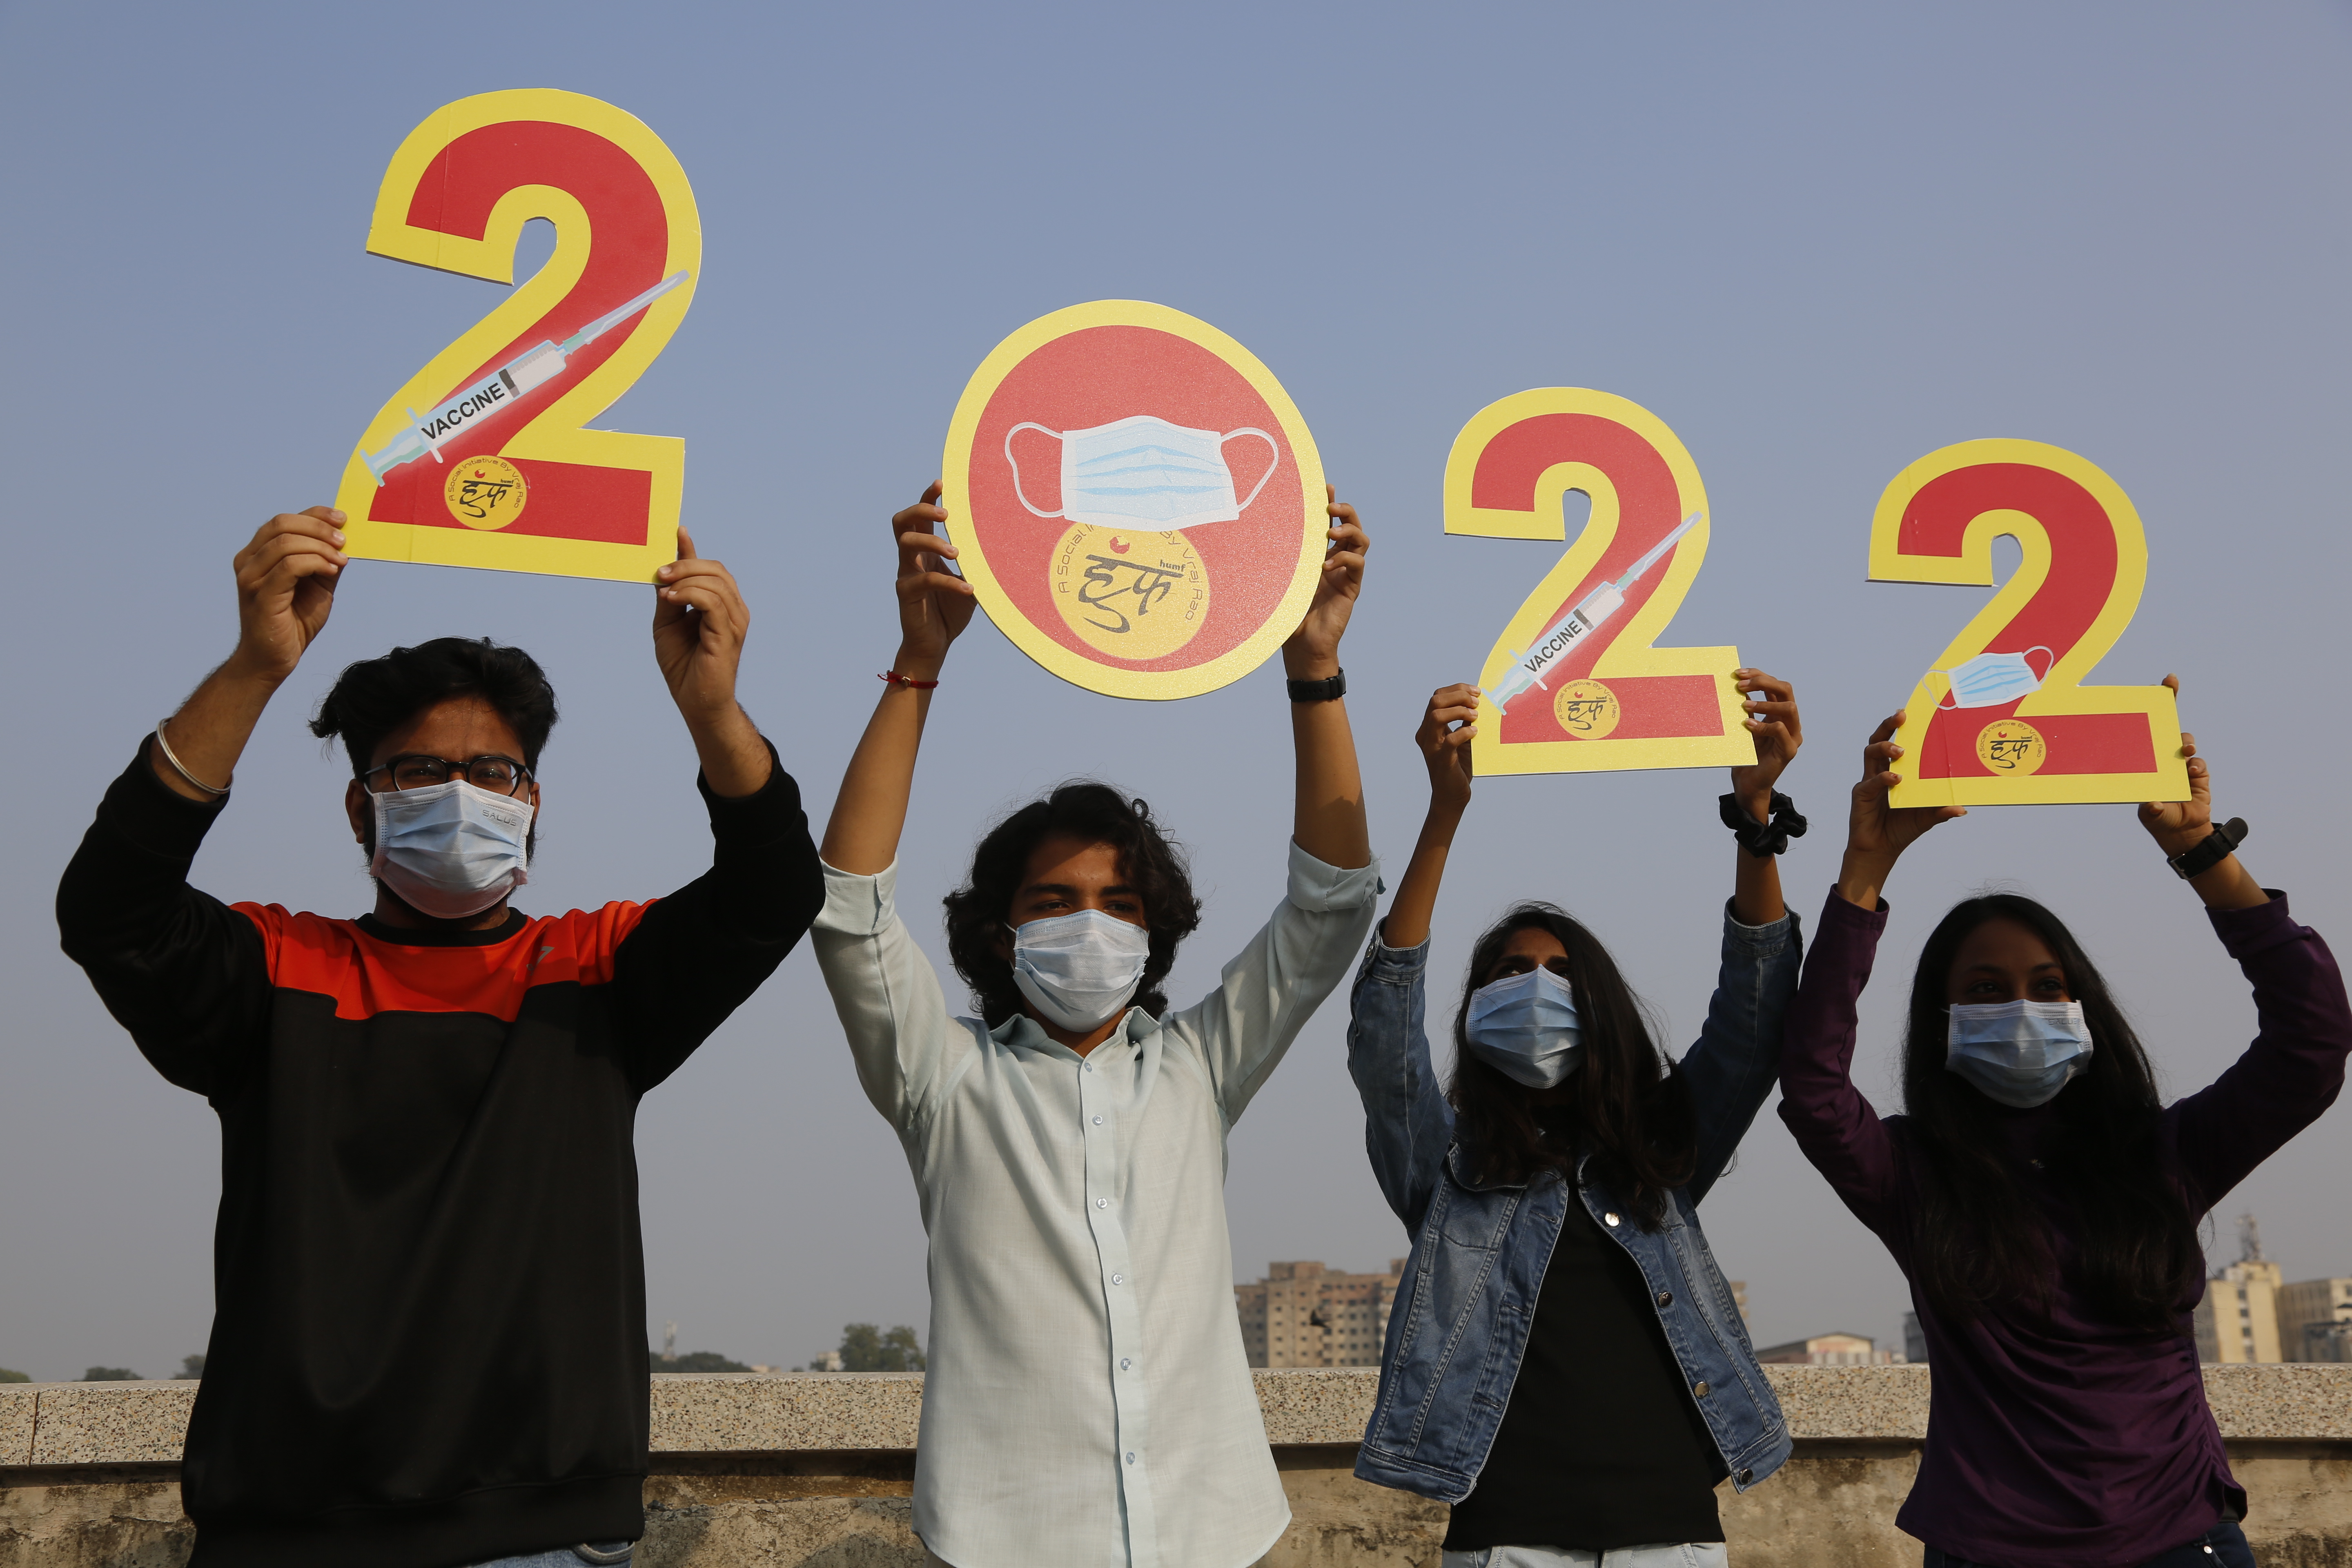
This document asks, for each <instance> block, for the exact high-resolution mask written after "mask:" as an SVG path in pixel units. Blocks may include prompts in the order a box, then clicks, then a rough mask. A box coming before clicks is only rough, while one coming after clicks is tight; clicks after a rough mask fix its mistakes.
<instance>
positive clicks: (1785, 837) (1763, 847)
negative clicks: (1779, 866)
mask: <svg viewBox="0 0 2352 1568" xmlns="http://www.w3.org/2000/svg"><path fill="white" fill-rule="evenodd" d="M1721 806H1722V810H1721V812H1720V813H1719V815H1720V816H1722V818H1723V825H1724V826H1726V827H1728V828H1729V829H1731V832H1732V836H1733V837H1736V838H1738V840H1739V847H1741V848H1742V849H1745V850H1747V851H1748V853H1749V854H1750V855H1753V856H1755V857H1756V858H1758V859H1759V860H1761V859H1764V858H1767V857H1769V856H1773V855H1778V854H1779V853H1780V851H1781V850H1783V849H1786V848H1787V847H1789V840H1790V839H1791V838H1802V837H1804V836H1805V826H1806V824H1805V819H1804V818H1803V817H1801V816H1798V815H1797V803H1796V802H1795V801H1793V800H1790V798H1789V797H1788V796H1787V795H1782V794H1781V793H1780V791H1779V790H1777V789H1776V790H1774V791H1773V792H1772V820H1771V821H1769V822H1759V821H1757V820H1756V819H1755V818H1754V817H1752V816H1748V808H1747V807H1745V806H1743V805H1740V804H1739V797H1738V796H1737V795H1725V796H1724V797H1723V798H1722V801H1721Z"/></svg>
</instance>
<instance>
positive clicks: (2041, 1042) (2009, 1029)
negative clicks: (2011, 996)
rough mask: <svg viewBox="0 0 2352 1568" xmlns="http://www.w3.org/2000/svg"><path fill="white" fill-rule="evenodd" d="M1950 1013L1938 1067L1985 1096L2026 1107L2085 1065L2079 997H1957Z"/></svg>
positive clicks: (2087, 1049) (2087, 1035)
mask: <svg viewBox="0 0 2352 1568" xmlns="http://www.w3.org/2000/svg"><path fill="white" fill-rule="evenodd" d="M1951 1015H1952V1022H1951V1028H1950V1035H1949V1037H1948V1044H1947V1046H1946V1047H1945V1056H1944V1069H1945V1070H1946V1071H1947V1072H1956V1073H1958V1074H1959V1075H1960V1076H1961V1077H1962V1078H1964V1079H1968V1080H1969V1082H1970V1083H1971V1084H1973V1085H1975V1086H1976V1088H1977V1089H1979V1091H1980V1092H1981V1093H1983V1094H1984V1096H1985V1097H1986V1098H1987V1099H1989V1100H1999V1101H2000V1103H2001V1104H2003V1105H2008V1106H2014V1107H2015V1108H2016V1109H2018V1110H2032V1108H2033V1107H2035V1106H2037V1105H2047V1104H2049V1103H2050V1101H2051V1100H2054V1099H2056V1098H2057V1095H2058V1091H2059V1090H2060V1089H2063V1088H2065V1087H2066V1085H2067V1083H2068V1082H2069V1081H2070V1080H2071V1079H2074V1078H2075V1077H2076V1076H2078V1075H2079V1074H2081V1073H2084V1072H2086V1071H2088V1070H2089V1069H2090V1066H2091V1063H2090V1056H2091V1028H2090V1026H2089V1025H2088V1024H2086V1023H2084V1021H2083V1005H2082V1004H2081V1003H2080V1002H1981V1003H1979V1002H1963V1003H1960V1004H1958V1005H1955V1006H1954V1007H1953V1008H1952V1009H1951Z"/></svg>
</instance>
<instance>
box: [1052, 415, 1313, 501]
mask: <svg viewBox="0 0 2352 1568" xmlns="http://www.w3.org/2000/svg"><path fill="white" fill-rule="evenodd" d="M1244 436H1255V437H1257V438H1258V439H1259V440H1261V441H1263V442H1265V444H1266V446H1267V447H1269V448H1270V449H1271V450H1272V451H1273V453H1274V461H1272V462H1270V463H1268V464H1267V465H1266V466H1265V472H1264V473H1262V474H1260V475H1259V476H1258V477H1257V484H1256V485H1255V488H1253V489H1251V490H1250V493H1249V500H1244V502H1242V504H1241V505H1239V506H1237V507H1235V508H1234V510H1235V511H1247V510H1249V508H1250V501H1253V500H1257V492H1258V491H1259V490H1262V489H1265V482H1266V480H1268V479H1272V478H1274V470H1275V469H1276V468H1280V467H1282V447H1281V445H1280V443H1278V442H1276V440H1275V438H1274V437H1271V436H1269V435H1267V434H1266V433H1265V431H1263V430H1260V429H1258V428H1257V427H1256V426H1249V425H1245V426H1243V427H1242V428H1240V429H1239V430H1228V431H1226V432H1225V433H1224V434H1223V435H1222V436H1220V437H1217V445H1218V446H1219V447H1223V446H1224V444H1225V443H1226V442H1228V441H1234V440H1238V439H1240V438H1241V437H1244ZM1012 438H1013V437H1010V436H1007V437H1005V439H1006V440H1008V441H1010V440H1011V439H1012Z"/></svg>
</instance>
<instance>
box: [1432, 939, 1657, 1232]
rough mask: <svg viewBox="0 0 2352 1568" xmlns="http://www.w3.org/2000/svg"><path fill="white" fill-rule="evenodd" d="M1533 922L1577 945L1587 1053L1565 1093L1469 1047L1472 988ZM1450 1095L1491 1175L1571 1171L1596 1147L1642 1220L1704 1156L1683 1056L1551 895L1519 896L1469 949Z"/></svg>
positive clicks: (1472, 1149) (1570, 946)
mask: <svg viewBox="0 0 2352 1568" xmlns="http://www.w3.org/2000/svg"><path fill="white" fill-rule="evenodd" d="M1519 931H1549V932H1550V933H1551V934H1552V935H1553V936H1554V937H1556V938H1558V939H1559V945H1560V946H1562V947H1563V948H1566V949H1567V950H1568V975H1567V980H1568V984H1569V986H1570V989H1571V990H1572V991H1574V992H1575V994H1576V1015H1577V1025H1578V1033H1579V1037H1580V1039H1581V1041H1582V1042H1583V1046H1584V1060H1583V1063H1582V1065H1580V1067H1579V1068H1577V1069H1576V1071H1574V1072H1573V1073H1570V1075H1569V1078H1568V1081H1567V1083H1566V1084H1564V1085H1563V1086H1562V1089H1564V1090H1565V1091H1566V1092H1565V1093H1564V1094H1563V1095H1561V1097H1560V1098H1559V1099H1558V1100H1541V1101H1538V1100H1536V1099H1535V1098H1534V1097H1535V1095H1536V1094H1537V1092H1538V1091H1536V1090H1534V1089H1528V1087H1527V1086H1526V1085H1525V1084H1522V1083H1520V1082H1518V1081H1517V1079H1513V1078H1511V1077H1509V1076H1508V1075H1507V1074H1506V1073H1503V1072H1501V1071H1498V1070H1497V1069H1496V1068H1492V1067H1490V1066H1488V1065H1487V1064H1486V1062H1483V1061H1481V1060H1479V1059H1478V1058H1477V1057H1475V1056H1474V1055H1472V1054H1471V1051H1470V1037H1469V1033H1468V1030H1467V1027H1466V1023H1465V1021H1466V1020H1467V1019H1468V1017H1469V1016H1470V995H1471V993H1473V992H1475V991H1476V990H1477V989H1478V988H1479V987H1480V986H1481V985H1484V984H1486V983H1487V982H1488V981H1490V980H1492V979H1494V977H1495V966H1496V964H1497V963H1500V962H1501V961H1502V957H1503V949H1504V947H1505V946H1506V945H1507V943H1508V942H1510V940H1511V938H1512V937H1513V936H1514V935H1516V934H1517V932H1519ZM1445 1095H1446V1099H1448V1100H1451V1101H1452V1102H1453V1104H1454V1136H1455V1137H1456V1138H1457V1139H1459V1140H1460V1141H1461V1142H1462V1146H1463V1148H1464V1149H1465V1151H1467V1152H1469V1153H1470V1155H1471V1157H1472V1159H1473V1161H1474V1162H1475V1164H1476V1166H1477V1169H1478V1172H1479V1179H1480V1180H1481V1181H1485V1182H1492V1183H1497V1184H1504V1185H1516V1184H1519V1183H1522V1182H1526V1181H1529V1180H1531V1179H1533V1177H1534V1176H1535V1174H1536V1173H1538V1171H1544V1170H1552V1171H1557V1172H1559V1174H1560V1176H1561V1177H1562V1178H1563V1179H1564V1180H1567V1181H1571V1182H1572V1181H1574V1180H1575V1179H1576V1163H1577V1158H1578V1156H1579V1155H1580V1153H1590V1154H1591V1157H1592V1167H1591V1168H1592V1170H1593V1173H1595V1174H1596V1175H1598V1176H1600V1177H1601V1180H1602V1181H1604V1182H1605V1183H1606V1184H1608V1188H1609V1193H1610V1195H1611V1196H1612V1197H1613V1198H1615V1199H1616V1200H1617V1202H1618V1203H1620V1204H1621V1205H1623V1206H1624V1207H1626V1208H1627V1209H1629V1210H1631V1211H1632V1213H1633V1218H1634V1220H1635V1221H1636V1222H1637V1223H1638V1224H1639V1225H1640V1226H1642V1228H1643V1229H1644V1230H1655V1229H1656V1228H1657V1227H1658V1226H1659V1225H1660V1223H1661V1222H1663V1221H1664V1218H1665V1214H1666V1194H1667V1193H1668V1192H1669V1191H1671V1190H1672V1189H1674V1188H1675V1187H1678V1186H1681V1185H1682V1184H1685V1182H1688V1181H1689V1180H1690V1178H1691V1172H1692V1169H1693V1167H1694V1166H1695V1165H1696V1163H1697V1160H1698V1121H1697V1118H1696V1115H1695V1114H1694V1112H1693V1110H1692V1108H1691V1097H1690V1086H1689V1084H1688V1083H1686V1082H1685V1080H1684V1079H1683V1073H1682V1068H1681V1067H1680V1066H1679V1065H1678V1064H1675V1063H1674V1062H1670V1061H1668V1060H1667V1059H1666V1057H1665V1053H1664V1052H1663V1051H1661V1050H1659V1048H1658V1045H1657V1041H1656V1040H1655V1039H1654V1037H1652V1035H1651V1032H1650V1026H1649V1020H1648V1019H1647V1018H1646V1017H1645V1016H1643V1010H1642V1004H1641V1001H1640V999H1639V998H1637V997H1636V996H1635V995H1634V994H1633V989H1632V988H1631V987H1630V986H1628V985H1627V984H1625V977H1624V976H1623V975H1622V974H1620V973H1618V972H1617V961H1616V960H1615V959H1613V958H1612V957H1610V956H1609V950H1608V949H1607V948H1605V947H1603V946H1601V939H1600V938H1598V937H1596V936H1594V935H1593V934H1592V933H1591V931H1587V930H1586V929H1585V928H1584V926H1583V925H1582V924H1581V923H1580V922H1579V921H1577V920H1576V918H1575V917H1574V916H1572V915H1570V914H1569V913H1568V911H1567V910H1562V909H1559V908H1558V907H1557V906H1555V905H1552V904H1545V903H1535V902H1528V903H1523V904H1519V905H1517V906H1516V907H1514V908H1513V909H1512V910H1510V912H1509V913H1507V914H1506V915H1505V916H1504V917H1503V918H1502V919H1501V920H1499V921H1496V922H1495V923H1494V924H1493V925H1492V926H1490V927H1488V928H1487V931H1486V934H1485V935H1484V936H1482V937H1480V938H1479V939H1478V944H1477V946H1475V948H1473V949H1472V950H1471V952H1470V970H1469V973H1467V974H1466V975H1465V976H1464V978H1463V983H1462V1008H1461V1010H1460V1011H1459V1012H1457V1013H1455V1014H1454V1081H1453V1082H1452V1083H1450V1084H1448V1085H1447V1086H1446V1091H1445Z"/></svg>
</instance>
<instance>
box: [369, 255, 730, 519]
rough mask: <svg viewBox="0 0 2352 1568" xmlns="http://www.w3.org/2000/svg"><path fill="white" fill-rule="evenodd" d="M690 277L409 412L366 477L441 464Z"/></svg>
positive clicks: (665, 282)
mask: <svg viewBox="0 0 2352 1568" xmlns="http://www.w3.org/2000/svg"><path fill="white" fill-rule="evenodd" d="M688 276H689V275H688V274H687V273H684V272H680V273H677V274H676V275H674V276H672V277H668V278H665V279H662V280H661V281H660V282H659V283H656V284H655V285H654V286H653V287H652V288H650V289H646V291H645V292H644V293H642V294H640V295H638V296H637V297H636V298H635V299H634V300H630V301H629V302H628V303H627V304H625V305H623V306H622V307H621V308H620V309H619V310H608V311H606V312H605V313H604V314H603V315H601V316H599V317H597V318H596V319H595V320H594V321H591V322H589V323H588V324H587V325H586V326H584V327H583V328H581V329H580V330H579V331H576V332H574V333H572V335H571V336H570V337H568V338H566V339H564V340H563V341H562V342H560V343H558V342H543V343H541V344H540V345H539V346H538V347H537V348H534V349H530V350H529V351H527V352H525V353H521V354H519V355H517V356H516V357H515V358H513V359H511V360H509V361H508V362H507V363H506V364H505V365H504V366H503V367H501V368H500V369H498V370H494V371H492V372H491V373H490V374H488V375H486V376H484V377H483V378H482V379H481V380H479V381H478V382H476V383H475V384H473V385H471V386H469V387H467V388H466V389H465V390H464V391H463V392H460V393H458V394H457V395H456V396H454V397H451V398H450V399H449V400H448V401H447V402H446V403H444V404H442V405H441V406H440V407H438V408H436V409H435V410H434V411H433V412H432V413H430V414H425V415H419V414H418V413H417V412H416V410H415V409H414V408H412V409H410V410H409V411H408V416H409V417H410V418H411V419H414V420H415V421H416V423H415V425H412V426H409V427H408V428H407V429H405V430H403V431H402V432H401V433H400V434H399V435H397V436H395V437H393V438H392V441H391V444H390V445H388V446H386V447H384V449H383V451H381V452H366V451H363V452H362V453H361V457H362V459H363V460H364V461H365V462H366V463H367V466H368V472H370V473H372V474H373V475H374V476H375V482H376V483H377V484H379V485H381V484H383V477H384V476H385V475H386V474H388V473H390V472H392V470H393V469H394V468H398V467H400V466H401V465H402V464H403V463H413V462H415V460H416V459H417V458H423V457H426V456H430V457H431V458H432V459H433V460H434V461H435V462H436V463H437V462H440V461H441V460H442V459H441V447H442V445H443V444H444V443H445V442H447V441H450V440H452V439H454V438H455V437H457V434H458V433H459V432H460V431H462V430H463V429H464V428H465V427H466V426H468V425H470V424H472V423H473V422H474V421H476V420H478V419H480V418H482V417H483V416H486V415H489V414H494V413H496V412H498V411H499V409H502V408H504V407H506V406H507V405H509V404H511V403H513V402H514V401H515V400H516V399H518V398H520V397H523V396H526V395H529V394H530V393H531V392H533V391H535V390H537V389H538V388H540V387H541V386H544V385H545V384H548V383H549V382H551V381H553V380H554V379H555V378H556V377H557V376H559V375H562V374H563V367H564V364H565V363H566V362H568V361H569V360H570V359H571V357H572V355H573V354H575V353H578V352H579V351H580V350H581V349H583V348H585V347H586V346H587V345H588V344H590V343H593V342H595V341H596V340H597V339H598V338H601V337H603V336H604V334H605V333H606V332H609V331H612V330H613V329H614V327H617V326H619V325H620V324H621V323H622V322H623V321H627V320H628V319H629V318H630V317H631V316H634V315H635V314H636V313H637V312H638V311H639V310H644V309H645V308H646V306H648V305H650V304H652V303H653V302H654V301H655V300H658V299H660V298H661V297H662V296H663V295H665V294H667V293H668V292H669V291H670V290H671V289H675V288H677V286H678V285H679V284H681V283H683V282H685V281H686V280H687V278H688Z"/></svg>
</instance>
